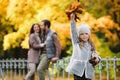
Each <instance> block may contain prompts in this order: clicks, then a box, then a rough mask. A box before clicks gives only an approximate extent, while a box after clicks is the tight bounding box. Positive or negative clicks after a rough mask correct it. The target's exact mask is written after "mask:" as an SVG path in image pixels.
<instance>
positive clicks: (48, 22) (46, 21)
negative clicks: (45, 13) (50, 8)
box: [42, 19, 51, 28]
mask: <svg viewBox="0 0 120 80" xmlns="http://www.w3.org/2000/svg"><path fill="white" fill-rule="evenodd" d="M42 22H44V25H45V26H46V25H47V26H48V28H50V26H51V23H50V21H49V20H47V19H45V20H42Z"/></svg>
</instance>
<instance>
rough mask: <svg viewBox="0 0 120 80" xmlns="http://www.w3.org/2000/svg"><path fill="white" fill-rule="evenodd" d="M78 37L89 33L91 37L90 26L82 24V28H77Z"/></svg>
mask: <svg viewBox="0 0 120 80" xmlns="http://www.w3.org/2000/svg"><path fill="white" fill-rule="evenodd" d="M77 32H78V36H79V35H80V34H82V33H88V34H89V35H90V33H91V32H90V26H89V25H88V24H86V23H82V24H81V25H80V26H78V28H77Z"/></svg>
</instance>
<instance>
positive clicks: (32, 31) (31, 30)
mask: <svg viewBox="0 0 120 80" xmlns="http://www.w3.org/2000/svg"><path fill="white" fill-rule="evenodd" d="M35 25H38V27H39V29H40V31H39V35H40V34H41V28H40V25H39V24H38V23H34V24H33V25H32V27H31V29H30V34H29V35H31V34H32V33H34V26H35Z"/></svg>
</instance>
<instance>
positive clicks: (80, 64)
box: [66, 21, 97, 79]
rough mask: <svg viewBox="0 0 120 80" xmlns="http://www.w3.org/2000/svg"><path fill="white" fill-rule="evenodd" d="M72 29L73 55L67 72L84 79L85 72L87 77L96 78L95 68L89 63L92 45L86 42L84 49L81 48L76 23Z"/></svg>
mask: <svg viewBox="0 0 120 80" xmlns="http://www.w3.org/2000/svg"><path fill="white" fill-rule="evenodd" d="M84 24H85V23H84ZM70 29H71V39H72V45H73V53H72V56H71V59H70V63H69V64H68V66H67V69H66V71H67V72H69V73H73V74H76V75H78V76H80V77H82V76H83V74H84V72H85V77H86V78H89V79H92V77H93V76H94V68H93V66H92V64H90V63H89V59H90V58H91V46H90V44H88V42H86V43H85V44H84V47H83V48H80V46H79V40H78V35H77V31H76V23H75V21H71V28H70ZM96 56H97V55H96Z"/></svg>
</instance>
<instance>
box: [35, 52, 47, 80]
mask: <svg viewBox="0 0 120 80" xmlns="http://www.w3.org/2000/svg"><path fill="white" fill-rule="evenodd" d="M48 66H49V59H48V58H47V55H46V54H41V55H40V61H39V63H38V67H37V72H38V76H39V80H45V72H46V70H47V69H48Z"/></svg>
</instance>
